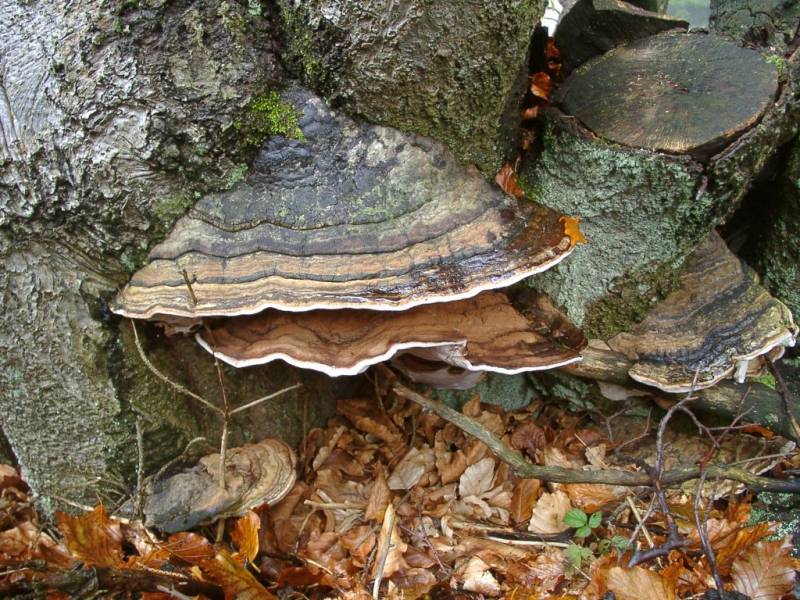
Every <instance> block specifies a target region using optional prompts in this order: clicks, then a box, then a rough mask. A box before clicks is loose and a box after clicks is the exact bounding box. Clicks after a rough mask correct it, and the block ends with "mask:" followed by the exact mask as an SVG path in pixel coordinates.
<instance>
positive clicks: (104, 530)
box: [56, 504, 125, 567]
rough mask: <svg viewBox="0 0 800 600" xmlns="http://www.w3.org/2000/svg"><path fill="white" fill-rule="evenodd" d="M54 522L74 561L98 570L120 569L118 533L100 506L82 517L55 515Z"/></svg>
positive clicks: (117, 527)
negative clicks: (95, 566) (96, 567)
mask: <svg viewBox="0 0 800 600" xmlns="http://www.w3.org/2000/svg"><path fill="white" fill-rule="evenodd" d="M56 522H57V523H58V528H59V530H60V531H61V533H63V534H64V538H65V539H66V541H67V548H69V551H70V553H71V554H72V556H74V557H75V558H76V559H78V560H81V561H83V562H85V563H87V564H90V565H97V566H99V567H122V566H123V565H124V564H125V561H124V560H123V559H122V530H121V529H120V524H119V521H115V520H113V519H111V518H109V516H108V515H107V514H106V510H105V508H103V505H102V504H98V505H97V506H96V507H95V509H94V510H92V511H91V512H88V513H86V514H84V515H80V516H77V517H73V516H72V515H68V514H66V513H62V512H58V513H56Z"/></svg>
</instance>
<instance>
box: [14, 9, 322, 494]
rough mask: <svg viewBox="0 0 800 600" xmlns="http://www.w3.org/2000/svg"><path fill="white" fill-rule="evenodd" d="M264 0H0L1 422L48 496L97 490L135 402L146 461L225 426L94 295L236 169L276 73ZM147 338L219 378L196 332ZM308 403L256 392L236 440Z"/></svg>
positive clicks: (267, 382) (255, 385)
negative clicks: (145, 358)
mask: <svg viewBox="0 0 800 600" xmlns="http://www.w3.org/2000/svg"><path fill="white" fill-rule="evenodd" d="M250 4H252V3H250ZM266 7H267V5H266V4H265V5H264V11H263V13H264V14H262V15H255V14H250V13H248V9H247V5H246V3H244V2H242V3H237V2H211V1H205V0H198V1H194V2H193V1H189V0H184V1H179V2H169V3H166V2H162V1H158V0H151V1H149V2H139V3H138V4H137V5H136V6H135V7H133V5H132V4H131V3H122V2H119V3H117V2H114V3H109V2H101V1H100V0H81V1H79V2H73V3H71V4H69V5H67V4H64V3H60V2H38V3H34V4H30V3H19V2H12V1H5V2H2V3H0V73H2V79H1V80H0V132H1V133H2V136H0V289H2V290H3V296H2V305H3V311H2V314H1V315H0V421H1V422H2V428H3V431H4V433H5V435H6V436H7V438H8V439H9V442H10V443H11V445H12V447H13V450H14V453H15V454H16V457H17V458H18V459H19V462H20V464H21V466H22V468H23V470H24V473H25V475H26V477H27V478H28V480H29V482H30V483H31V485H32V487H33V489H34V490H35V491H36V492H37V493H39V494H40V495H41V496H42V497H43V498H44V499H47V498H52V496H53V495H58V496H65V497H69V498H71V499H73V500H78V501H82V502H94V501H96V499H97V494H98V493H110V489H111V488H112V487H113V485H112V484H110V483H109V480H115V479H122V480H125V479H126V477H127V476H129V475H130V473H131V469H132V468H133V465H134V464H135V461H136V442H135V437H134V420H135V418H136V415H137V414H141V415H143V416H144V419H145V420H144V425H145V447H146V451H147V456H146V458H147V459H148V461H150V464H158V463H159V462H162V461H163V460H164V458H166V457H168V456H171V455H174V454H175V453H176V452H179V451H180V450H181V449H182V447H183V445H184V443H185V440H186V439H188V438H190V437H193V436H195V435H199V434H202V435H206V436H209V437H211V438H214V437H215V436H218V435H219V423H217V422H214V421H213V420H212V418H211V417H209V416H207V415H206V414H205V413H204V412H203V410H202V409H199V408H198V407H197V406H196V405H193V404H191V403H190V402H188V401H187V400H186V399H185V398H178V397H176V395H175V393H174V392H173V391H172V390H171V389H170V388H169V387H167V386H165V385H164V384H162V383H161V382H158V381H157V380H155V379H154V378H153V377H152V376H151V375H150V374H149V373H148V371H147V370H146V369H145V368H144V367H143V365H142V364H141V362H140V361H139V359H138V357H137V356H136V351H135V349H134V348H133V345H132V343H131V339H130V330H129V328H128V327H129V326H128V325H127V323H121V322H118V321H115V320H113V319H111V318H110V316H109V314H108V313H107V311H106V309H105V304H104V303H105V300H106V299H108V298H109V297H110V296H111V295H112V294H113V293H114V292H115V291H116V289H117V288H118V287H119V286H120V285H121V284H122V283H124V282H125V281H126V280H127V278H128V274H129V271H130V270H131V269H133V268H134V267H136V266H138V264H139V263H140V261H141V260H142V258H143V257H144V254H145V253H146V251H147V249H148V247H149V246H150V245H151V244H152V243H153V242H154V241H157V240H158V239H159V238H160V237H161V236H163V234H164V232H165V231H166V230H167V229H168V228H169V227H170V226H171V225H172V222H173V221H174V219H176V218H177V217H178V216H179V215H180V214H181V213H182V212H183V211H184V210H185V209H186V208H187V207H188V206H189V205H190V204H191V203H192V202H193V201H194V200H195V198H196V197H199V195H200V194H202V193H204V192H205V191H207V190H209V189H218V188H223V187H225V186H226V185H228V184H230V183H232V182H233V181H235V180H236V179H237V178H239V177H241V175H242V174H243V173H244V171H245V170H246V168H247V167H246V164H244V161H245V160H246V158H247V157H248V156H249V155H251V154H252V151H253V149H252V147H251V146H252V144H253V143H255V142H257V141H258V137H259V136H261V137H263V136H264V135H266V133H265V132H261V131H241V125H239V127H237V124H241V123H248V122H250V121H249V120H248V117H249V116H252V113H253V111H254V110H255V109H256V108H257V105H256V104H254V102H255V100H257V99H258V97H259V96H260V95H261V94H264V93H266V92H268V91H269V90H271V89H274V88H275V87H276V86H278V85H279V84H280V82H281V80H282V79H283V74H282V70H281V67H280V64H279V61H278V58H277V56H276V52H275V48H276V45H277V42H276V39H277V35H276V24H275V23H276V22H277V21H276V19H274V18H273V17H274V15H270V14H269V11H268V10H266ZM256 116H257V115H256ZM151 345H152V346H153V351H154V353H155V354H156V360H158V361H160V362H162V363H163V365H164V368H165V370H167V371H168V372H170V373H172V374H173V375H174V376H175V377H176V378H177V379H179V380H182V381H184V382H185V383H186V384H187V385H189V386H193V385H203V386H207V389H208V390H209V393H210V394H213V393H214V391H215V390H216V389H217V386H216V383H215V381H216V379H215V378H216V375H215V371H214V367H213V363H212V362H210V361H209V359H208V358H206V357H204V356H203V355H204V353H203V352H202V350H199V349H195V348H194V346H193V343H189V342H188V341H177V342H170V343H168V344H165V343H162V342H160V341H159V340H158V339H156V338H155V337H153V338H152V342H151ZM291 377H294V375H292V374H291V372H289V371H282V372H276V371H275V370H265V369H262V370H258V371H253V372H248V373H247V374H245V375H243V376H241V375H239V374H237V376H235V377H234V376H232V375H231V376H229V377H228V385H229V387H230V389H229V393H230V394H232V395H233V396H235V397H236V400H235V401H243V400H246V399H252V398H254V397H257V396H258V395H263V394H264V393H265V392H266V391H269V390H271V389H274V388H275V385H276V384H279V383H281V379H287V378H291ZM311 401H312V402H316V401H317V399H316V398H314V397H312V398H311ZM302 410H303V409H302V404H301V403H300V404H298V403H291V402H290V401H289V400H288V399H281V400H280V401H279V402H276V403H275V404H273V405H271V407H269V406H263V407H261V408H260V409H258V410H257V411H256V413H257V414H248V415H247V416H246V417H244V418H242V419H241V421H240V422H239V423H238V425H239V429H238V431H237V433H235V435H234V439H232V442H233V443H236V441H237V440H243V439H253V438H258V437H259V436H263V435H265V434H268V433H270V432H272V433H275V432H278V430H279V429H281V428H282V427H283V428H284V430H283V432H282V433H284V434H287V435H288V437H289V438H290V439H292V438H294V441H296V439H297V437H298V436H299V434H300V429H301V427H302V424H301V423H302V419H301V414H302ZM276 415H277V418H276ZM259 419H261V420H259Z"/></svg>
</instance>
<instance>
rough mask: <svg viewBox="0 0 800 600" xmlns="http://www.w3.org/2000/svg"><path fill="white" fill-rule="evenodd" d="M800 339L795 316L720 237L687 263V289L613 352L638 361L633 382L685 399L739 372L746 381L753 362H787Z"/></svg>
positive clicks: (618, 341)
mask: <svg viewBox="0 0 800 600" xmlns="http://www.w3.org/2000/svg"><path fill="white" fill-rule="evenodd" d="M797 332H798V330H797V326H796V325H795V323H794V320H793V318H792V314H791V312H790V311H789V309H788V308H787V307H786V306H785V305H784V304H783V303H782V302H780V301H779V300H776V299H775V298H773V297H772V296H770V295H769V292H767V290H765V289H764V288H763V287H761V286H760V285H759V284H758V282H757V281H756V277H755V274H754V273H753V272H752V271H751V270H750V269H749V268H748V267H746V266H745V265H743V264H742V263H741V261H739V259H738V258H737V257H736V256H735V255H734V254H733V253H732V252H731V251H730V250H728V247H727V246H726V245H725V242H724V241H723V240H722V238H721V237H720V236H719V235H718V234H717V233H716V232H712V233H711V234H710V235H709V236H708V237H707V238H706V239H705V240H704V241H703V242H702V243H701V244H700V245H699V246H698V247H697V249H696V250H695V252H694V253H693V254H692V255H691V256H690V257H689V258H688V259H687V261H686V264H685V266H684V268H683V272H682V274H681V283H680V288H679V289H678V290H676V291H675V292H673V293H672V294H670V295H669V296H667V298H665V299H664V300H663V301H662V302H661V303H659V304H658V305H656V306H655V307H654V308H653V309H652V310H651V311H650V312H649V313H648V315H647V316H646V317H645V318H644V320H643V321H642V322H641V323H639V324H638V325H636V326H634V327H633V328H632V329H631V331H629V332H624V333H620V334H618V335H617V336H615V337H613V338H612V339H611V340H609V342H608V344H609V346H610V347H611V348H612V349H613V350H616V351H617V352H622V353H623V354H625V355H627V356H628V358H630V359H631V360H633V361H635V362H634V365H633V366H632V367H631V368H630V370H629V372H628V373H629V375H630V376H631V377H632V378H633V379H635V380H636V381H639V382H641V383H644V384H647V385H651V386H655V387H658V388H660V389H662V390H664V391H667V392H672V393H680V392H687V391H689V390H691V389H692V387H693V385H694V389H702V388H706V387H710V386H712V385H714V384H715V383H717V382H718V381H720V380H721V379H723V378H725V377H728V376H730V375H731V374H733V373H734V371H735V372H736V376H737V379H739V380H740V381H741V380H742V379H743V378H744V376H745V374H746V371H747V368H748V365H749V363H750V361H753V360H754V359H757V358H758V357H760V356H763V355H766V354H776V355H777V354H781V353H782V351H783V348H784V347H786V346H793V345H794V343H795V340H796V338H797ZM695 375H696V377H697V379H696V381H695Z"/></svg>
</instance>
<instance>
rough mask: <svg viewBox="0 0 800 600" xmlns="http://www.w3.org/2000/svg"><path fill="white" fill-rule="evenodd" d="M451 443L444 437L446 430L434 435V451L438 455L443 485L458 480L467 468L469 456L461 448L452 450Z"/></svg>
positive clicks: (438, 469)
mask: <svg viewBox="0 0 800 600" xmlns="http://www.w3.org/2000/svg"><path fill="white" fill-rule="evenodd" d="M448 446H449V444H448V443H447V442H446V441H445V439H444V431H442V430H440V431H437V432H436V434H435V436H434V448H433V452H434V454H435V455H436V470H437V471H438V472H439V479H440V480H441V482H442V485H446V484H448V483H450V482H452V481H457V480H458V478H459V477H461V474H462V473H463V472H464V469H466V468H467V458H466V457H465V456H464V453H463V452H462V451H461V450H456V451H455V452H450V451H449V450H448V449H447V448H448Z"/></svg>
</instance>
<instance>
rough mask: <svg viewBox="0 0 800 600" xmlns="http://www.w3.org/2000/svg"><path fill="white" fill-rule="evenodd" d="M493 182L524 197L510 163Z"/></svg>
mask: <svg viewBox="0 0 800 600" xmlns="http://www.w3.org/2000/svg"><path fill="white" fill-rule="evenodd" d="M494 180H495V182H496V183H497V185H499V186H500V189H501V190H503V191H504V192H505V193H506V194H508V195H509V196H514V198H516V199H517V200H522V198H524V197H525V192H524V191H523V189H522V188H521V187H520V185H519V182H518V181H517V173H516V171H514V167H513V166H512V165H511V163H506V164H504V165H503V166H502V168H501V169H500V170H499V171H498V172H497V175H496V176H495V178H494ZM464 414H466V413H464ZM468 416H469V415H468Z"/></svg>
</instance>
